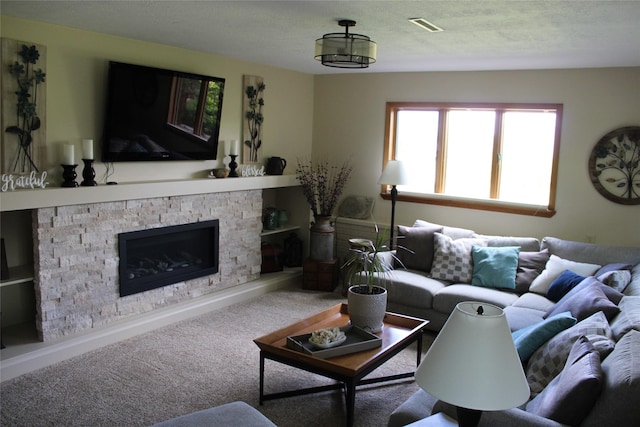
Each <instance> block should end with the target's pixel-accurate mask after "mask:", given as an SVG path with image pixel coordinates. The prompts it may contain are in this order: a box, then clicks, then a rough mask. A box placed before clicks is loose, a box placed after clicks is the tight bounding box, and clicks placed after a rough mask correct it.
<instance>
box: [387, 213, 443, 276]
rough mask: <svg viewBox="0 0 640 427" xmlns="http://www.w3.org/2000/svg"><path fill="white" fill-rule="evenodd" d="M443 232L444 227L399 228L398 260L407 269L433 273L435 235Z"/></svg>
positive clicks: (401, 226)
mask: <svg viewBox="0 0 640 427" xmlns="http://www.w3.org/2000/svg"><path fill="white" fill-rule="evenodd" d="M436 232H437V233H440V232H442V226H424V227H405V226H403V225H399V226H398V247H397V257H398V260H399V261H400V262H401V263H402V265H404V266H405V267H406V268H410V269H414V270H422V271H425V272H427V273H428V272H429V271H431V264H432V263H433V241H434V237H433V234H434V233H436Z"/></svg>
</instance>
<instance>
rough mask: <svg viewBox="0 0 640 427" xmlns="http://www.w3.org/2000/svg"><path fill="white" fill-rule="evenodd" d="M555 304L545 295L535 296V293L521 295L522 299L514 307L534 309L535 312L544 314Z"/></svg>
mask: <svg viewBox="0 0 640 427" xmlns="http://www.w3.org/2000/svg"><path fill="white" fill-rule="evenodd" d="M554 304H555V303H554V302H553V301H551V300H550V299H548V298H547V297H545V296H543V295H538V294H534V293H533V292H527V293H526V294H523V295H520V298H518V299H517V300H516V302H514V303H513V306H514V307H524V308H533V309H535V310H540V311H542V314H543V315H544V313H546V312H547V311H549V309H550V308H551V307H553V305H554Z"/></svg>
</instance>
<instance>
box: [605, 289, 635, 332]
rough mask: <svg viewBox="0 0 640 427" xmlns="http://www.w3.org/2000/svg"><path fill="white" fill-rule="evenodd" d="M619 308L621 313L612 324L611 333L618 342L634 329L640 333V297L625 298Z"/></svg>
mask: <svg viewBox="0 0 640 427" xmlns="http://www.w3.org/2000/svg"><path fill="white" fill-rule="evenodd" d="M618 307H619V308H620V313H619V314H618V315H617V316H616V317H614V318H613V321H612V322H611V332H612V333H613V337H614V338H615V339H616V340H620V338H622V337H623V336H624V335H625V334H626V333H627V332H629V331H630V330H632V329H635V330H636V331H640V296H625V297H624V298H622V300H621V301H620V304H619V305H618Z"/></svg>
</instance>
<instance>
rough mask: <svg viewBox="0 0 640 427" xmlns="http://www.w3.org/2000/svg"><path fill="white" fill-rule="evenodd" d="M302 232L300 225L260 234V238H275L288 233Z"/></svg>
mask: <svg viewBox="0 0 640 427" xmlns="http://www.w3.org/2000/svg"><path fill="white" fill-rule="evenodd" d="M296 230H300V226H299V225H291V226H288V227H278V228H276V229H275V230H266V231H263V232H262V233H260V236H262V237H264V236H273V235H274V234H280V233H286V232H287V231H296Z"/></svg>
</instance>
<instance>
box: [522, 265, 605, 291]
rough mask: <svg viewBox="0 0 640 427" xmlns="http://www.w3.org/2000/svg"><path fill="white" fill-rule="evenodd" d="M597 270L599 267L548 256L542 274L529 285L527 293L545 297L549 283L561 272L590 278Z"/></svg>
mask: <svg viewBox="0 0 640 427" xmlns="http://www.w3.org/2000/svg"><path fill="white" fill-rule="evenodd" d="M598 268H600V265H598V264H588V263H581V262H575V261H571V260H568V259H564V258H560V257H558V256H556V255H551V256H549V261H547V264H546V265H545V267H544V270H543V271H542V273H540V275H539V276H538V277H536V278H535V279H534V280H533V282H532V283H531V286H530V287H529V291H531V292H536V293H539V294H541V295H545V294H546V293H547V291H548V290H549V286H550V285H551V282H553V281H554V280H555V278H556V277H558V276H559V275H560V273H562V272H563V271H565V270H571V271H573V272H574V273H576V274H580V275H581V276H590V275H592V274H593V273H595V272H596V270H597V269H598Z"/></svg>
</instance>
